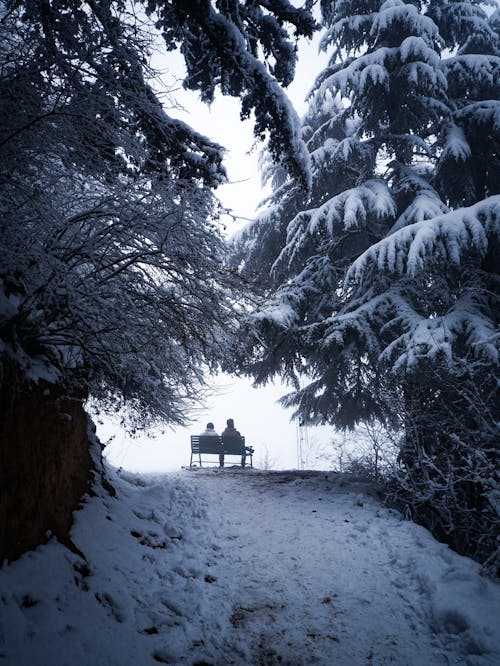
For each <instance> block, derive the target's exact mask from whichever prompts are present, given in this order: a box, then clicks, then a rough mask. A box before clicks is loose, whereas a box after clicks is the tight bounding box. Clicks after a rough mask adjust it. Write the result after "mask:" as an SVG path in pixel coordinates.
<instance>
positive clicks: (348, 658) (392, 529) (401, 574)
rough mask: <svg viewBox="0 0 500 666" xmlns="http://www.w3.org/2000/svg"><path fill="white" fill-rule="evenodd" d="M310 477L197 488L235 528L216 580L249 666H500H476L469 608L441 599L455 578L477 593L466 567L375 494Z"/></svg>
mask: <svg viewBox="0 0 500 666" xmlns="http://www.w3.org/2000/svg"><path fill="white" fill-rule="evenodd" d="M198 474H199V472H198ZM303 476H305V477H306V478H305V479H301V478H300V475H297V474H271V475H262V476H261V475H256V476H250V477H248V476H246V477H243V476H242V475H241V474H240V475H239V476H238V474H237V473H236V474H233V475H232V476H230V475H228V474H227V473H226V472H224V473H222V474H220V475H219V477H218V478H217V479H214V478H213V475H210V474H209V475H207V476H205V477H204V478H199V479H198V483H199V485H200V486H202V487H203V488H204V490H205V491H206V492H207V494H209V496H210V497H211V501H212V503H213V505H214V506H220V513H221V515H222V516H227V520H222V521H221V523H220V528H219V529H220V531H219V535H218V536H219V539H220V546H221V551H220V554H219V558H218V559H217V564H215V565H214V567H213V570H214V571H215V572H216V573H215V576H216V577H217V580H218V581H221V580H224V581H225V582H224V586H226V587H228V588H229V598H231V600H232V603H233V607H232V615H231V621H232V624H233V626H234V627H236V629H237V630H238V636H237V641H236V640H235V637H234V635H233V637H232V640H233V641H234V644H235V645H240V646H241V655H242V657H246V658H247V659H249V660H250V661H249V663H262V664H268V663H269V664H274V663H289V664H324V665H325V666H328V665H331V664H339V665H340V664H345V665H349V664H386V663H387V664H389V663H394V664H415V665H417V664H422V665H429V664H448V663H471V664H472V663H477V664H479V663H497V664H498V663H500V662H498V661H496V659H494V658H493V659H491V661H490V660H489V659H488V658H487V657H485V656H484V655H483V656H482V657H480V656H479V654H476V655H474V654H471V653H481V652H483V649H482V648H481V646H480V645H479V644H477V643H476V639H477V638H478V636H477V634H476V632H475V631H469V629H470V621H469V620H470V618H469V619H468V617H467V616H468V615H469V613H470V609H467V608H461V606H462V604H463V605H465V604H467V603H468V600H467V599H466V598H464V599H462V600H461V602H460V601H459V600H457V599H454V598H453V595H451V597H450V598H448V599H447V598H442V597H441V598H440V595H441V594H442V595H447V594H448V593H449V592H451V591H454V592H455V593H456V590H455V589H454V585H451V589H450V590H448V589H447V586H446V577H448V578H449V579H450V580H454V579H458V580H460V579H461V578H462V577H463V576H464V575H465V580H466V581H470V574H469V573H467V574H464V573H461V572H460V571H459V570H457V569H455V567H454V564H456V559H459V558H456V557H455V556H454V554H453V553H450V551H449V550H448V549H447V548H446V547H445V546H442V545H440V544H438V543H436V542H435V541H434V540H433V539H432V538H431V537H430V536H429V534H428V533H427V531H425V530H423V529H421V528H419V527H417V526H415V525H413V524H410V523H408V522H405V521H401V520H400V518H399V517H398V516H396V515H395V514H394V515H392V516H391V513H390V512H388V511H387V510H386V509H383V508H381V507H380V506H379V503H378V502H377V500H376V499H374V498H373V497H370V496H369V495H368V494H367V493H366V490H367V489H368V488H369V486H367V485H366V484H363V483H355V482H352V481H351V482H349V483H347V482H346V480H345V479H342V477H340V478H339V477H338V476H336V475H334V474H330V475H328V474H325V475H318V474H312V475H310V478H309V479H307V475H303ZM235 503H236V504H238V505H240V506H238V508H237V509H236V510H235ZM429 549H430V552H429ZM443 573H445V576H444V577H443ZM436 579H437V580H436ZM476 582H477V584H478V585H479V586H481V581H480V580H477V581H476ZM440 583H441V589H439V584H440ZM457 601H458V606H457ZM497 609H498V610H500V608H497ZM493 626H494V624H493ZM221 630H222V628H221ZM235 633H236V632H235ZM249 645H250V646H252V647H251V649H250V652H249V651H248V646H249ZM221 663H222V662H221ZM242 663H245V662H244V661H243V662H242Z"/></svg>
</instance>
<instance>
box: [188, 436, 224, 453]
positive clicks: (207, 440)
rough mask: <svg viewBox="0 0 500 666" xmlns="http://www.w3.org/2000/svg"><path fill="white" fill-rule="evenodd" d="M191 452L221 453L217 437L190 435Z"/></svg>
mask: <svg viewBox="0 0 500 666" xmlns="http://www.w3.org/2000/svg"><path fill="white" fill-rule="evenodd" d="M191 451H192V452H193V453H222V445H221V441H220V437H219V436H215V435H191Z"/></svg>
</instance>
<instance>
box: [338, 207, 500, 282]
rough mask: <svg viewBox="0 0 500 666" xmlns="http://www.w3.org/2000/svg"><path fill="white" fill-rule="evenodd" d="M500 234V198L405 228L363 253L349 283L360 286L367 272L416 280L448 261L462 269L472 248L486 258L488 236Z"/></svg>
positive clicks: (347, 279)
mask: <svg viewBox="0 0 500 666" xmlns="http://www.w3.org/2000/svg"><path fill="white" fill-rule="evenodd" d="M499 231H500V195H497V196H493V197H489V198H488V199H485V200H484V201H480V202H479V203H477V204H475V205H474V206H470V207H468V208H460V209H458V210H455V211H452V212H450V213H446V214H444V215H441V216H439V217H436V218H433V219H431V220H423V221H422V222H417V223H415V224H412V225H409V226H408V227H404V228H403V229H400V230H399V231H397V232H395V233H393V234H391V235H390V236H388V237H387V238H384V239H383V240H381V241H379V242H378V243H376V244H375V245H373V246H372V247H371V248H369V249H368V250H367V251H366V252H364V253H363V254H362V255H361V256H360V257H359V258H358V259H357V260H356V261H355V262H354V263H353V265H352V266H351V268H350V269H349V271H348V273H347V275H346V283H349V282H351V281H354V282H359V281H360V280H363V278H364V277H365V276H366V274H367V272H368V270H369V269H370V268H372V267H376V269H377V270H378V271H382V272H383V271H389V272H390V273H397V274H399V275H403V274H404V273H406V274H408V275H410V276H415V275H417V274H418V273H420V272H422V271H423V270H425V269H426V268H428V267H429V266H430V265H432V264H435V263H438V262H440V261H444V260H448V261H451V262H452V263H453V264H455V265H460V262H461V257H462V256H463V255H464V254H465V253H466V252H468V251H469V250H470V249H471V247H473V248H474V249H475V250H477V251H478V252H480V254H481V255H483V256H484V255H485V254H486V252H487V249H488V236H490V235H494V234H498V233H499Z"/></svg>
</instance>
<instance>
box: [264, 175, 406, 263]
mask: <svg viewBox="0 0 500 666" xmlns="http://www.w3.org/2000/svg"><path fill="white" fill-rule="evenodd" d="M395 213H396V207H395V204H394V200H393V198H392V196H391V194H390V192H389V190H388V188H387V185H386V183H385V182H384V181H382V180H377V179H372V180H368V181H366V183H364V184H363V185H361V186H359V187H355V188H352V189H349V190H345V191H344V192H342V193H341V194H338V195H337V196H335V197H333V198H331V199H329V200H328V201H327V202H326V203H324V204H323V205H322V206H319V207H318V208H312V209H309V210H305V211H302V212H300V213H299V214H298V215H296V216H295V217H294V219H293V220H292V221H291V222H290V225H289V227H288V234H287V243H286V245H285V247H284V248H283V250H282V252H281V254H280V255H279V257H278V259H277V260H276V264H275V265H278V264H279V262H281V261H283V259H284V258H285V257H286V258H287V259H288V261H289V263H291V262H292V261H293V260H294V258H295V256H296V254H298V253H300V250H301V249H302V246H303V244H304V243H307V242H308V238H310V237H311V236H312V235H314V234H315V233H317V232H318V231H319V230H325V231H326V232H327V234H328V235H329V236H333V234H334V229H335V228H338V227H339V226H340V227H341V228H342V229H345V230H349V229H356V228H359V227H364V226H365V223H366V221H367V219H368V218H369V217H370V218H374V219H377V220H381V219H384V218H387V217H389V218H390V217H394V215H395Z"/></svg>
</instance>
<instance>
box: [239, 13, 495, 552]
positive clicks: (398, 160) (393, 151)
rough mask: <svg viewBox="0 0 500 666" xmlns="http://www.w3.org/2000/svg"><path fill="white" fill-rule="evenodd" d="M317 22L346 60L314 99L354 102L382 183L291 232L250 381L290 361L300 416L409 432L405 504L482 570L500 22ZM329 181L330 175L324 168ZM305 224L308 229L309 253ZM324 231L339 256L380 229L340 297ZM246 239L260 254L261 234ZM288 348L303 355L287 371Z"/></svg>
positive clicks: (466, 16)
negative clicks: (352, 239)
mask: <svg viewBox="0 0 500 666" xmlns="http://www.w3.org/2000/svg"><path fill="white" fill-rule="evenodd" d="M323 6H324V8H326V11H325V16H326V19H327V21H326V22H327V24H328V28H327V32H326V35H325V37H324V40H323V44H324V45H329V46H330V48H333V49H335V50H334V52H333V55H332V59H331V62H330V66H329V67H328V68H327V70H326V71H325V72H324V73H323V74H322V75H321V76H320V77H319V79H318V83H317V89H316V92H315V99H317V97H318V95H321V94H324V93H325V92H326V91H330V93H331V95H332V96H335V95H342V96H343V98H344V99H346V98H347V100H348V101H347V104H346V111H345V115H344V119H345V118H346V117H349V118H350V120H351V121H352V122H355V123H356V124H357V127H358V129H357V130H356V133H355V137H356V139H357V140H358V141H359V143H360V144H361V145H364V146H367V147H368V146H369V147H371V149H372V151H373V155H374V157H373V162H372V164H373V167H372V169H373V170H372V173H369V172H367V173H366V175H365V174H363V176H362V177H360V178H359V180H358V181H357V183H356V185H355V187H354V188H351V189H350V190H346V191H341V192H340V193H333V194H334V196H332V198H331V200H329V201H328V202H327V203H326V204H325V203H324V202H322V201H319V202H318V203H319V204H320V206H319V207H317V202H316V201H314V200H312V201H311V204H312V206H314V208H312V207H308V208H307V210H305V211H304V210H303V211H300V212H299V211H298V210H294V211H293V213H292V215H290V216H289V217H288V218H287V219H284V220H283V221H282V225H283V227H284V228H285V229H286V230H287V231H286V237H285V243H284V246H283V247H281V248H277V249H276V250H275V254H276V256H277V258H278V262H277V265H280V266H281V267H283V261H282V260H283V258H286V259H287V260H288V263H286V264H285V265H286V267H287V270H288V272H286V271H285V272H284V273H282V274H281V275H280V277H279V284H278V286H277V287H276V286H273V293H272V296H271V297H270V298H268V301H267V303H266V304H265V305H264V306H263V307H262V308H261V309H260V311H259V312H258V313H257V315H256V317H255V323H254V324H253V325H254V326H255V328H256V331H257V333H256V347H255V351H254V358H253V366H252V365H251V366H250V369H251V370H252V371H253V372H255V373H256V376H257V377H258V378H259V379H261V380H262V379H264V378H265V377H266V376H269V375H270V374H272V373H275V372H277V371H279V361H280V362H281V363H282V368H284V369H282V370H281V372H282V373H283V374H285V373H288V374H291V371H292V370H293V371H295V372H302V373H305V374H307V375H309V378H310V381H309V383H308V384H307V385H306V386H305V387H304V388H302V389H300V390H296V391H295V392H293V393H292V394H290V395H289V396H287V398H286V399H285V404H289V405H295V406H296V408H297V411H298V412H299V413H300V414H301V416H302V417H305V418H309V419H321V420H328V421H331V422H333V423H335V424H336V425H339V426H346V425H352V424H354V423H355V422H356V421H358V420H360V419H366V418H370V417H373V416H378V417H382V418H386V419H393V418H394V417H395V416H396V417H400V427H401V429H402V431H403V432H404V444H403V447H402V452H401V463H402V474H401V478H400V486H399V488H400V490H401V488H403V489H404V495H405V499H406V501H407V502H408V504H409V506H411V509H412V511H413V512H414V515H415V516H416V517H417V518H418V519H419V520H421V521H423V522H425V523H426V524H427V525H428V526H430V527H431V528H432V529H433V530H434V532H435V534H437V535H438V536H439V537H441V538H443V539H445V540H447V541H448V542H449V543H451V544H452V545H453V546H454V547H455V548H456V549H457V550H459V551H460V552H463V553H467V554H470V555H473V556H475V557H477V558H478V559H479V560H481V561H487V560H488V559H489V558H493V557H494V552H495V548H496V544H495V524H496V520H497V516H496V512H495V506H494V502H495V500H494V497H495V493H497V492H498V490H497V489H498V477H497V471H496V469H497V465H498V431H497V429H496V426H495V424H496V423H498V420H499V414H498V406H497V402H496V392H495V391H496V385H497V383H496V376H497V369H498V345H497V341H498V337H497V331H498V292H499V289H498V287H499V285H498V263H497V262H498V256H499V245H498V233H499V229H498V227H499V221H500V201H499V198H498V196H495V195H497V194H498V191H499V188H500V178H499V177H498V174H499V170H498V159H499V137H500V102H499V101H498V100H499V97H500V95H499V92H500V90H499V63H500V61H499V57H498V56H499V55H500V53H499V42H498V32H497V30H496V29H495V27H496V26H497V24H498V15H497V14H493V15H492V16H491V17H490V18H489V19H488V16H487V15H486V14H485V12H484V10H483V9H482V8H481V7H480V6H479V3H474V2H452V1H450V2H447V1H446V0H443V1H441V0H439V1H438V2H434V0H429V1H428V2H424V3H410V2H406V3H405V2H402V1H401V0H389V1H387V2H380V1H378V0H363V1H359V0H356V1H351V0H345V1H342V0H341V1H340V2H337V3H323ZM336 113H337V112H336ZM354 164H356V162H354ZM324 173H325V178H329V177H330V173H331V170H330V167H329V165H328V164H326V165H325V171H324ZM317 177H320V176H317ZM367 177H368V178H369V180H366V178H367ZM372 183H376V184H377V188H378V190H377V192H376V196H375V197H373V199H371V200H370V199H366V203H365V201H364V200H363V197H362V194H361V193H362V192H363V190H364V188H367V187H370V186H371V184H372ZM344 202H345V203H344ZM347 202H349V204H350V205H347ZM311 204H309V206H311ZM299 206H300V204H299ZM463 206H465V207H463ZM320 211H321V212H320ZM322 211H325V212H326V211H334V213H335V216H336V217H335V216H333V215H332V214H331V213H330V215H329V216H328V215H324V217H321V214H322ZM373 219H375V220H376V222H377V224H376V225H373V223H372V220H373ZM300 220H306V221H309V220H310V221H313V222H314V223H313V224H305V225H303V227H302V229H300V232H299V234H298V236H299V238H300V241H299V242H297V234H296V232H297V228H298V227H299V221H300ZM321 220H324V222H325V223H324V225H323V227H322V232H323V233H324V234H326V235H327V236H328V234H330V236H331V239H332V243H334V242H335V240H336V239H340V238H342V234H343V233H344V232H345V230H347V229H349V228H353V227H354V228H356V227H357V228H359V227H362V226H364V225H365V224H366V223H367V221H369V222H370V224H369V225H367V229H368V230H373V233H372V235H371V239H370V240H371V243H372V244H371V246H370V247H367V246H365V248H360V250H361V251H362V250H365V251H364V252H362V253H361V252H359V253H358V254H359V257H358V258H357V259H355V257H354V256H353V255H351V257H350V258H349V262H351V261H352V260H353V259H355V260H354V261H353V263H352V265H351V266H350V268H349V269H348V271H347V273H346V274H345V277H346V281H345V287H344V289H342V290H341V289H340V288H337V289H332V290H330V292H328V290H324V286H325V283H324V282H323V283H322V281H321V279H320V278H319V274H320V273H319V271H317V270H316V269H315V268H314V267H315V265H318V263H319V258H320V257H321V259H322V260H323V261H324V262H326V263H328V264H330V263H331V259H332V256H331V252H329V251H327V252H324V251H323V248H325V245H324V244H322V243H321V242H317V241H318V239H319V234H318V221H319V222H320V223H321ZM332 220H335V221H336V222H337V224H332ZM264 223H265V217H262V218H261V220H260V221H259V222H258V223H257V225H256V226H255V230H256V231H257V234H258V236H259V235H260V236H261V237H265V234H266V227H265V224H264ZM328 223H329V225H328ZM274 226H275V227H276V225H274ZM282 235H283V236H285V234H284V233H283V232H282ZM244 240H246V243H247V245H249V246H250V247H252V243H253V247H257V246H258V243H260V244H262V243H263V241H262V239H260V240H258V241H257V240H255V239H254V238H252V229H251V228H250V229H249V230H247V232H246V238H244ZM250 240H251V242H252V243H249V241H250ZM299 247H300V248H302V249H303V252H302V254H301V255H300V254H299V253H298V252H297V248H299ZM250 256H251V255H250ZM349 262H348V263H349ZM300 264H302V266H303V267H304V268H303V270H300V269H297V266H298V265H300ZM308 267H310V268H311V270H310V271H309V273H308V272H307V269H308ZM305 278H307V279H305ZM291 286H293V287H294V292H293V294H306V293H307V292H309V293H313V290H314V286H317V288H318V291H319V292H320V293H321V295H322V296H323V298H324V299H326V300H327V301H328V306H327V308H326V310H328V307H329V308H330V312H329V313H327V314H326V315H325V314H324V313H325V310H323V311H320V310H319V309H318V310H317V311H316V313H314V312H311V311H309V312H308V313H307V317H301V312H300V310H299V309H298V308H295V307H294V305H295V303H301V299H300V298H297V297H296V298H295V299H293V298H290V293H291ZM283 296H284V297H283ZM315 300H316V302H319V301H320V294H319V293H317V294H316V295H315ZM323 302H324V301H323ZM283 306H284V307H283ZM283 312H285V313H286V315H287V318H286V320H285V319H284V318H282V319H281V320H280V319H279V317H280V316H281V317H282V314H283ZM288 336H291V338H292V339H294V340H295V342H294V345H293V347H292V351H293V356H288V357H287V358H285V359H283V360H281V359H280V354H281V348H282V347H280V344H282V343H281V341H282V340H286V339H287V338H288ZM284 350H285V351H284V354H285V355H286V354H287V347H286V345H285V346H284ZM269 359H271V361H272V362H269Z"/></svg>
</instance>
